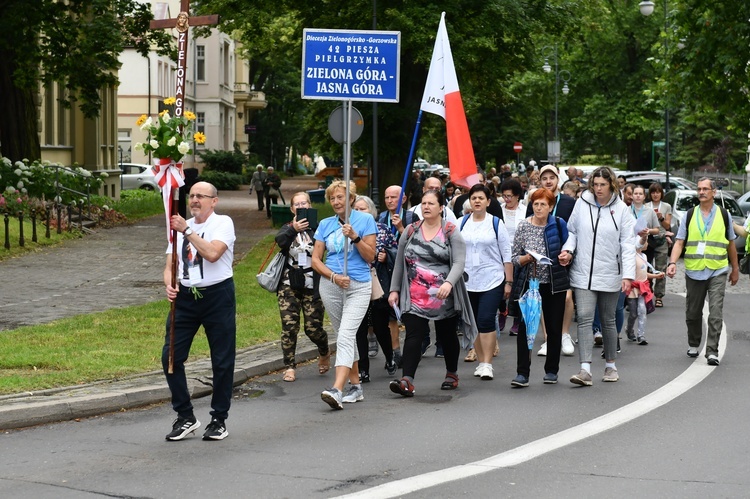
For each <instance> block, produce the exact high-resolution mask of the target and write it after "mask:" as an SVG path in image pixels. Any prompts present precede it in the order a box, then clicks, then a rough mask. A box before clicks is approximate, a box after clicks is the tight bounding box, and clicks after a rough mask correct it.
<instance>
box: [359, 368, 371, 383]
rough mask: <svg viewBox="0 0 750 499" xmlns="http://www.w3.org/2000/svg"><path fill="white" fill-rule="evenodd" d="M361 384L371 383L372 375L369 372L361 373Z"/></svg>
mask: <svg viewBox="0 0 750 499" xmlns="http://www.w3.org/2000/svg"><path fill="white" fill-rule="evenodd" d="M359 382H360V383H369V382H370V373H368V372H367V371H359Z"/></svg>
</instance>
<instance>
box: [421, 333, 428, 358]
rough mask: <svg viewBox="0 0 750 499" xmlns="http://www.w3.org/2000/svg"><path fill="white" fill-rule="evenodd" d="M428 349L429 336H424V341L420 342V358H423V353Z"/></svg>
mask: <svg viewBox="0 0 750 499" xmlns="http://www.w3.org/2000/svg"><path fill="white" fill-rule="evenodd" d="M428 348H430V335H429V334H428V335H426V336H425V337H424V339H423V340H422V357H424V354H425V352H426V351H427V349H428Z"/></svg>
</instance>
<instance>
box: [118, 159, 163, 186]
mask: <svg viewBox="0 0 750 499" xmlns="http://www.w3.org/2000/svg"><path fill="white" fill-rule="evenodd" d="M120 169H121V170H122V175H121V176H120V181H121V184H120V188H121V189H122V190H128V189H145V190H147V191H154V190H158V189H159V185H158V184H157V183H156V178H155V177H154V172H153V171H152V170H151V165H141V164H137V163H121V164H120Z"/></svg>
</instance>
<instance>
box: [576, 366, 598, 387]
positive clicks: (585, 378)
mask: <svg viewBox="0 0 750 499" xmlns="http://www.w3.org/2000/svg"><path fill="white" fill-rule="evenodd" d="M570 382H571V383H573V384H574V385H581V386H591V385H593V384H594V382H593V381H591V373H590V372H588V371H587V370H586V369H581V372H579V373H578V374H574V375H573V376H571V377H570Z"/></svg>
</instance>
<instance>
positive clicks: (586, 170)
mask: <svg viewBox="0 0 750 499" xmlns="http://www.w3.org/2000/svg"><path fill="white" fill-rule="evenodd" d="M571 166H572V167H573V168H575V169H576V170H583V182H584V184H586V183H588V180H589V175H591V173H593V171H594V170H596V169H597V168H601V167H602V166H603V165H558V166H557V169H558V170H559V171H560V175H558V178H559V183H558V187H559V188H560V189H562V186H563V184H564V183H565V182H567V181H568V180H570V179H569V178H568V173H567V171H568V168H570V167H571ZM610 168H611V169H612V171H613V172H614V173H615V176H619V175H620V174H621V173H622V172H621V171H620V170H619V169H617V168H615V167H613V166H610Z"/></svg>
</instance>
